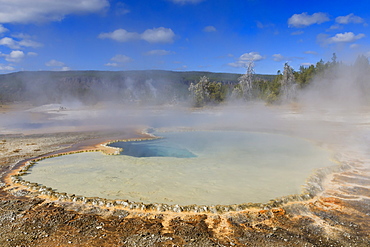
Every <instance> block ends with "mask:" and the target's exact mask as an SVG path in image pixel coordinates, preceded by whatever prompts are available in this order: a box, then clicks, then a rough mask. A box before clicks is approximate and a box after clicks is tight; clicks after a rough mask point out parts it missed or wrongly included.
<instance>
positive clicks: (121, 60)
mask: <svg viewBox="0 0 370 247" xmlns="http://www.w3.org/2000/svg"><path fill="white" fill-rule="evenodd" d="M110 60H111V61H113V62H117V63H128V62H131V61H132V59H131V58H130V57H128V56H126V55H122V54H117V55H115V56H114V57H112V58H111V59H110Z"/></svg>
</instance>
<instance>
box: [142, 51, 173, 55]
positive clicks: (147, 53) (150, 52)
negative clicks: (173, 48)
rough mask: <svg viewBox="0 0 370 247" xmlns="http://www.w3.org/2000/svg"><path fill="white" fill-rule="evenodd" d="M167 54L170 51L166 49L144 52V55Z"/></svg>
mask: <svg viewBox="0 0 370 247" xmlns="http://www.w3.org/2000/svg"><path fill="white" fill-rule="evenodd" d="M169 54H171V52H170V51H166V50H151V51H148V52H146V53H145V55H148V56H165V55H169Z"/></svg>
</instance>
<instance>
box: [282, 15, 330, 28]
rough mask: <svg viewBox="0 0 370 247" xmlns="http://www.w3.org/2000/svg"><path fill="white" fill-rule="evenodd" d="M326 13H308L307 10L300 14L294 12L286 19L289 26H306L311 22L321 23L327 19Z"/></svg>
mask: <svg viewBox="0 0 370 247" xmlns="http://www.w3.org/2000/svg"><path fill="white" fill-rule="evenodd" d="M329 20H330V19H329V17H328V15H327V14H325V13H322V12H318V13H314V14H312V15H308V14H307V12H304V13H302V14H294V15H292V17H290V18H289V19H288V24H289V26H292V27H307V26H310V25H313V24H321V23H324V22H327V21H329Z"/></svg>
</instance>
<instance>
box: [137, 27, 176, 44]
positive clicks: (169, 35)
mask: <svg viewBox="0 0 370 247" xmlns="http://www.w3.org/2000/svg"><path fill="white" fill-rule="evenodd" d="M174 37H175V33H174V32H173V31H172V30H171V29H170V28H164V27H158V28H153V29H147V30H145V31H144V32H143V33H142V34H141V39H143V40H145V41H147V42H149V43H172V42H173V38H174Z"/></svg>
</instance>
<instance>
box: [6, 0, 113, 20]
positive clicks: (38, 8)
mask: <svg viewBox="0 0 370 247" xmlns="http://www.w3.org/2000/svg"><path fill="white" fill-rule="evenodd" d="M0 6H1V8H0V23H29V22H45V21H60V20H62V19H63V18H64V16H66V15H68V14H80V13H92V12H97V11H101V10H103V9H105V8H106V7H108V6H109V2H108V0H89V1H87V0H63V1H61V0H47V1H46V0H32V1H30V0H12V1H9V0H0Z"/></svg>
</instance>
